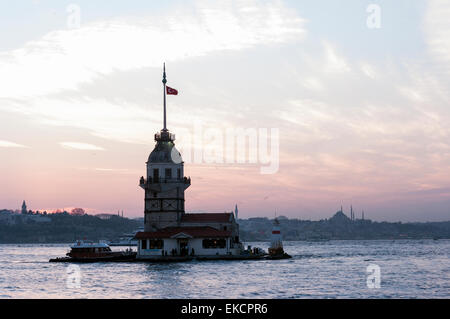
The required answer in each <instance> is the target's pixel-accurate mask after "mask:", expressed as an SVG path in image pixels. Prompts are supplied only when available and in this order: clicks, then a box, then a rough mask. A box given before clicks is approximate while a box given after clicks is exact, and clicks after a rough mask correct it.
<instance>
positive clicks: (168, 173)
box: [165, 168, 172, 179]
mask: <svg viewBox="0 0 450 319" xmlns="http://www.w3.org/2000/svg"><path fill="white" fill-rule="evenodd" d="M165 176H166V178H167V179H171V178H172V169H171V168H166V172H165Z"/></svg>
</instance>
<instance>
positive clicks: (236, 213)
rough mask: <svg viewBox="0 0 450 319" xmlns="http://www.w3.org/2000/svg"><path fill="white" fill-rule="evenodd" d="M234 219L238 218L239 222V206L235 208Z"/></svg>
mask: <svg viewBox="0 0 450 319" xmlns="http://www.w3.org/2000/svg"><path fill="white" fill-rule="evenodd" d="M234 217H235V218H236V220H238V208H237V204H236V206H235V207H234Z"/></svg>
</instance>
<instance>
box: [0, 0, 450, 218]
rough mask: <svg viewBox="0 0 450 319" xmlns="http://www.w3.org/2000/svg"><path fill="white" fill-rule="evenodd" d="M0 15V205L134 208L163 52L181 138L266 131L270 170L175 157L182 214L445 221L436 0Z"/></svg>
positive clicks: (92, 6) (139, 212) (445, 56)
mask: <svg viewBox="0 0 450 319" xmlns="http://www.w3.org/2000/svg"><path fill="white" fill-rule="evenodd" d="M70 4H74V5H75V6H73V5H72V6H70ZM370 4H377V5H379V8H380V9H381V11H380V28H369V27H368V24H367V19H368V17H369V16H370V14H371V13H370V12H367V8H368V6H369V5H370ZM74 8H75V9H76V8H79V9H80V10H81V11H80V15H79V17H80V20H79V21H80V24H79V27H78V26H77V25H74V24H73V23H74V21H75V22H76V15H74V12H75V13H76V10H75V11H74ZM0 12H1V13H0V17H1V19H0V39H1V41H0V209H2V208H9V209H19V207H20V205H21V204H22V200H24V199H25V200H26V201H27V204H28V206H29V208H30V209H32V210H38V209H39V210H43V209H47V210H53V209H58V208H60V209H63V208H70V207H83V208H85V209H86V210H87V211H88V212H89V213H103V212H104V213H115V212H117V211H118V210H123V211H124V214H125V216H129V217H143V206H144V201H143V197H144V192H143V190H142V189H140V188H139V187H138V183H139V178H140V176H142V175H145V162H146V161H147V157H148V155H149V153H150V152H151V150H152V149H153V147H154V140H153V135H154V133H156V132H157V131H159V130H160V129H161V128H162V93H163V90H162V83H161V76H162V74H161V73H162V64H163V62H166V67H167V76H168V85H169V86H171V87H173V88H176V89H177V90H178V91H179V95H178V96H169V97H168V128H169V129H170V131H171V132H173V133H175V134H176V135H177V140H176V141H175V143H176V145H177V147H178V148H179V149H180V150H181V151H182V150H183V148H186V147H187V145H186V143H188V139H186V136H185V135H186V134H184V136H183V133H182V132H185V133H186V132H192V131H194V129H195V125H201V126H202V127H203V128H204V129H207V128H214V129H216V130H219V131H223V132H225V130H226V129H228V128H244V129H247V128H249V129H260V128H276V129H279V169H278V171H277V172H276V173H275V174H261V172H260V167H261V165H260V164H259V163H257V164H248V163H243V164H229V163H228V164H227V163H225V164H220V163H186V164H185V175H187V176H191V178H192V185H191V187H190V188H189V189H188V190H187V192H186V209H187V211H192V212H194V211H195V212H200V211H201V212H223V211H230V210H232V209H233V208H234V205H235V204H236V203H237V204H238V206H239V214H240V217H242V218H247V217H254V216H267V217H273V216H274V213H275V211H276V212H277V215H285V216H289V217H297V218H302V219H313V220H318V219H322V218H328V217H330V216H331V215H332V214H333V213H335V212H336V210H338V208H339V207H340V206H341V205H343V206H344V212H346V213H347V212H348V211H349V209H350V205H353V207H354V209H355V210H356V217H357V218H359V217H360V216H361V211H362V210H364V212H365V216H366V218H370V219H373V220H377V221H382V220H387V221H436V220H449V219H450V103H449V102H450V19H449V18H448V17H449V16H450V2H449V1H446V0H435V1H419V0H412V1H411V0H397V1H387V0H386V1H376V0H372V1H361V0H354V1H353V0H349V1H345V2H343V1H333V0H327V1H324V0H316V1H297V0H289V1H288V0H286V1H270V0H265V1H254V0H236V1H234V0H230V1H206V0H203V1H181V0H179V1H164V3H163V2H158V4H156V1H119V0H115V1H99V0H97V1H92V0H90V1H87V0H86V1H73V2H70V1H61V0H58V1H56V0H47V1H45V0H35V1H31V0H30V1H14V2H11V1H8V2H6V1H2V2H1V3H0ZM74 17H75V20H74ZM192 142H193V144H192V147H193V148H196V147H198V144H199V143H198V142H199V141H198V140H194V141H192ZM205 143H206V144H207V143H208V136H204V137H203V144H205Z"/></svg>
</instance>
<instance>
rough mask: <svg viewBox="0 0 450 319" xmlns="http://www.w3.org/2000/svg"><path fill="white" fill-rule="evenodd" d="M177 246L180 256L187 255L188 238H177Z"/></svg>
mask: <svg viewBox="0 0 450 319" xmlns="http://www.w3.org/2000/svg"><path fill="white" fill-rule="evenodd" d="M178 248H179V251H180V255H181V256H187V255H188V254H189V251H188V240H187V239H178Z"/></svg>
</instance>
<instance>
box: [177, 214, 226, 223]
mask: <svg viewBox="0 0 450 319" xmlns="http://www.w3.org/2000/svg"><path fill="white" fill-rule="evenodd" d="M231 215H232V213H214V214H210V213H207V214H184V215H183V217H181V222H182V223H228V222H230V219H231Z"/></svg>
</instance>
